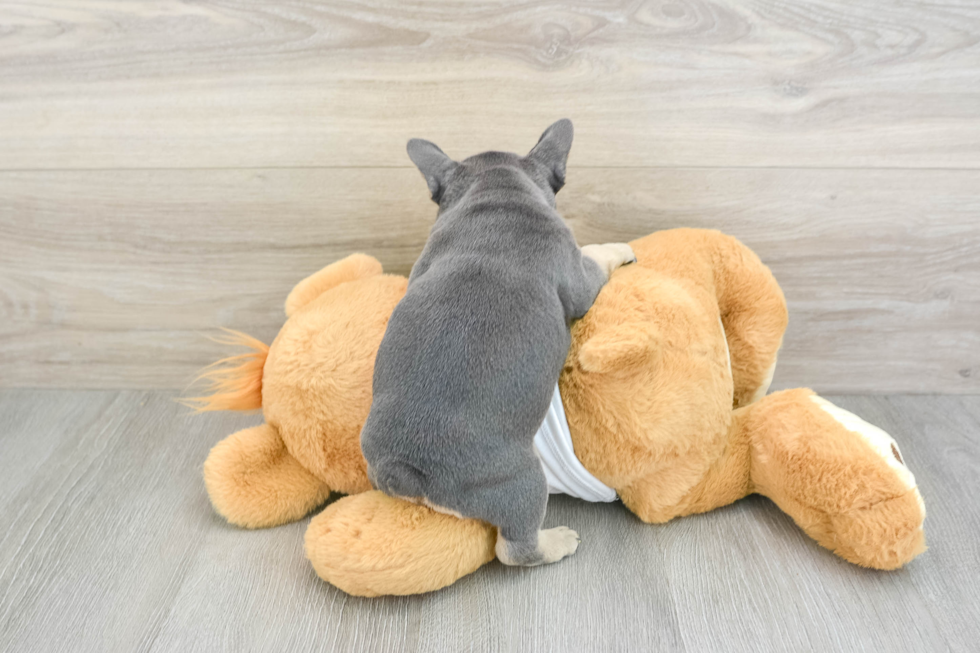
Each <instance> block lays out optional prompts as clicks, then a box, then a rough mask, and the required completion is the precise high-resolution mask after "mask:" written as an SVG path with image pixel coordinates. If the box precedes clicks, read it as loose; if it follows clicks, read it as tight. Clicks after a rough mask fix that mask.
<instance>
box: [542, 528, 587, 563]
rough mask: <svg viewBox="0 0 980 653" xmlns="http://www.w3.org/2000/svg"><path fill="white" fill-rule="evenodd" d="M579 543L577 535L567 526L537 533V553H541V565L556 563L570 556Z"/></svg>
mask: <svg viewBox="0 0 980 653" xmlns="http://www.w3.org/2000/svg"><path fill="white" fill-rule="evenodd" d="M580 541H581V540H579V537H578V533H576V532H575V531H573V530H572V529H570V528H568V527H567V526H559V527H557V528H549V529H547V530H543V531H538V551H540V552H541V556H542V558H543V559H542V563H544V564H550V563H552V562H558V561H559V560H561V559H562V558H564V557H565V556H570V555H572V554H573V553H575V550H576V549H578V543H579V542H580Z"/></svg>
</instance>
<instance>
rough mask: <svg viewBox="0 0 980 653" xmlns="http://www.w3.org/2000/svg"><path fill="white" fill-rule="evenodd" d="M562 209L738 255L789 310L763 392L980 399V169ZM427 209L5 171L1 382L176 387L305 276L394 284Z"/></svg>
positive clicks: (272, 324)
mask: <svg viewBox="0 0 980 653" xmlns="http://www.w3.org/2000/svg"><path fill="white" fill-rule="evenodd" d="M559 208H560V209H561V210H562V212H563V213H564V215H565V216H566V218H567V219H568V220H569V223H570V224H571V226H572V228H573V229H574V230H575V232H576V235H577V236H578V238H579V240H580V242H581V243H583V244H585V243H589V242H596V241H607V240H617V239H622V240H628V239H631V238H635V237H638V236H641V235H644V234H646V233H649V232H651V231H654V230H657V229H663V228H671V227H678V226H693V227H707V228H718V229H721V230H723V231H726V232H728V233H731V234H733V235H735V236H737V237H739V238H741V239H742V240H743V241H744V242H746V243H747V244H748V245H750V246H751V247H752V248H753V249H754V250H755V251H756V252H758V253H759V255H760V256H761V257H762V258H763V260H764V261H766V262H767V263H768V264H769V265H770V266H771V267H772V269H773V271H774V272H775V274H776V276H777V278H778V279H779V281H780V282H781V284H782V286H783V288H784V290H785V293H786V296H787V299H788V301H789V306H790V316H791V317H790V326H789V331H788V333H787V337H786V341H785V345H784V349H783V354H782V356H781V359H780V366H779V368H778V370H777V374H776V386H777V387H788V386H795V385H810V386H812V387H814V388H816V389H818V390H819V391H823V392H862V393H884V392H890V393H893V392H964V393H975V392H978V391H980V328H978V324H980V318H978V316H980V220H978V215H980V171H933V170H812V169H711V168H694V169H606V168H573V169H571V170H570V172H569V177H568V185H567V186H566V188H565V189H564V190H563V191H562V192H561V193H560V195H559ZM434 214H435V206H434V205H433V204H432V203H431V202H429V201H428V199H427V197H426V191H425V188H424V185H423V182H422V180H421V177H420V176H419V175H418V173H417V172H416V171H415V170H414V169H408V168H398V169H356V168H354V169H350V168H347V169H288V170H281V169H279V170H277V169H260V170H135V171H119V170H109V171H61V172H52V171H38V172H6V173H0V369H2V370H3V372H2V374H0V385H4V386H39V387H96V388H119V387H137V388H151V387H152V388H171V387H183V386H184V385H185V384H186V383H187V382H188V381H189V380H190V379H191V378H192V376H193V373H194V372H195V370H197V369H198V368H199V367H201V366H202V365H204V364H206V363H208V362H210V361H211V360H213V359H214V358H216V357H218V356H219V355H221V354H222V353H223V349H222V348H221V347H219V346H217V345H215V344H214V343H212V342H210V341H209V340H208V339H207V338H206V336H207V335H208V334H213V333H215V330H216V328H217V327H219V326H225V327H231V328H236V329H240V330H243V331H247V332H249V333H252V334H254V335H256V336H258V337H260V338H262V339H264V340H266V341H270V340H271V338H272V337H273V336H274V335H275V333H276V332H277V330H278V328H279V326H280V325H281V323H282V321H283V313H282V303H283V301H284V299H285V296H286V294H287V293H288V291H289V289H290V288H291V287H292V285H293V284H294V283H296V282H297V281H299V279H301V278H302V277H303V276H305V275H306V274H309V273H310V272H313V271H315V270H317V269H319V268H320V267H321V266H323V265H325V264H327V263H330V262H332V261H334V260H336V259H338V258H340V257H342V256H345V255H346V254H348V253H350V252H353V251H365V252H369V253H371V254H374V255H375V256H377V257H378V258H380V259H381V260H382V262H383V263H384V265H385V268H386V269H387V270H389V271H392V272H400V273H407V272H408V270H409V269H410V267H411V264H412V262H413V261H414V259H415V258H416V256H417V255H418V253H419V252H420V251H421V248H422V245H423V244H424V242H425V238H426V235H427V232H428V228H429V226H430V225H431V222H432V220H433V218H434Z"/></svg>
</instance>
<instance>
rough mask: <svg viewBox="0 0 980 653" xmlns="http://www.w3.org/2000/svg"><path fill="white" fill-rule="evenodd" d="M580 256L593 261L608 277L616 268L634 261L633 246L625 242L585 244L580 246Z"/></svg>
mask: <svg viewBox="0 0 980 653" xmlns="http://www.w3.org/2000/svg"><path fill="white" fill-rule="evenodd" d="M582 256H587V257H589V258H590V259H592V260H593V261H595V262H596V263H597V264H598V265H599V267H600V268H601V269H602V271H603V272H605V273H606V277H607V278H608V277H609V275H610V274H612V272H613V270H615V269H616V268H618V267H620V266H622V265H626V264H627V263H635V262H636V254H634V253H633V248H632V247H630V246H629V245H627V244H626V243H605V244H603V245H586V246H585V247H583V248H582Z"/></svg>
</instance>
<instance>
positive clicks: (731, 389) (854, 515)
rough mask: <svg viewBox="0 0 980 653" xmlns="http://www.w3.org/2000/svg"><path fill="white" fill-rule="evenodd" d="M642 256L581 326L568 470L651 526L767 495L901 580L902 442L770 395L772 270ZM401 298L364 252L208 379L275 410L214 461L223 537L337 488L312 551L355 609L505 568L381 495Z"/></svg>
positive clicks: (679, 240)
mask: <svg viewBox="0 0 980 653" xmlns="http://www.w3.org/2000/svg"><path fill="white" fill-rule="evenodd" d="M630 245H631V246H632V247H633V250H634V252H635V253H636V256H637V259H638V262H637V263H636V264H634V265H631V266H628V267H625V268H621V269H619V270H617V271H616V272H615V273H613V275H612V277H611V278H610V280H609V282H608V284H607V285H606V286H605V287H604V288H603V289H602V291H601V292H600V294H599V296H598V298H597V299H596V301H595V304H594V305H593V307H592V309H591V310H590V311H589V312H588V313H587V314H586V316H585V317H584V318H582V319H581V320H579V321H578V322H576V323H575V324H574V325H573V327H572V346H571V349H570V350H569V353H568V357H567V360H566V362H565V366H564V368H563V370H562V372H561V376H560V379H559V383H558V386H559V389H560V396H557V397H556V400H557V401H558V402H559V403H560V404H562V403H563V405H564V419H567V428H566V429H565V431H566V432H567V435H568V436H569V437H570V443H571V444H572V445H573V447H574V453H573V454H572V455H573V456H574V457H575V458H577V461H575V462H576V464H577V463H580V465H579V467H580V472H581V473H582V474H584V475H585V476H586V477H587V480H588V481H592V483H591V487H592V488H593V489H594V488H595V487H598V488H600V490H601V489H602V488H605V489H607V490H608V491H609V492H610V493H612V492H615V494H616V495H618V497H619V498H620V499H621V500H622V501H623V503H624V504H625V505H626V506H627V507H628V508H629V509H630V510H632V511H633V512H634V513H635V514H636V515H637V516H638V517H639V518H640V519H642V520H643V521H645V522H650V523H662V522H666V521H668V520H670V519H672V518H674V517H680V516H683V515H689V514H693V513H699V512H705V511H708V510H712V509H714V508H717V507H720V506H724V505H727V504H730V503H732V502H733V501H736V500H738V499H740V498H742V497H744V496H746V495H748V494H752V493H758V494H762V495H764V496H767V497H769V498H770V499H772V500H773V501H774V502H775V503H776V504H777V505H778V506H779V507H780V508H781V509H782V510H784V511H785V512H786V513H787V514H789V515H790V516H791V517H792V518H793V519H794V521H795V522H796V523H797V524H798V525H799V526H800V527H801V528H802V529H803V530H804V531H805V532H806V533H807V534H808V535H809V536H810V537H812V538H814V539H815V540H816V541H817V542H818V543H820V544H821V545H822V546H824V547H826V548H828V549H830V550H831V551H833V552H834V553H836V554H837V555H839V556H841V557H842V558H844V559H846V560H848V561H850V562H853V563H855V564H858V565H862V566H865V567H872V568H877V569H894V568H897V567H900V566H901V565H903V564H905V563H906V562H908V561H910V560H911V559H912V558H914V557H915V556H916V555H918V554H919V553H921V552H922V551H923V550H924V549H925V538H924V535H923V530H922V523H923V520H924V518H925V508H924V505H923V503H922V498H921V496H920V495H919V492H918V490H917V488H916V484H915V479H914V478H913V476H912V474H911V472H909V470H908V469H907V468H906V466H905V464H904V461H903V460H902V456H901V454H900V453H899V449H898V446H897V445H896V443H895V441H894V440H893V439H892V438H891V437H890V436H889V435H888V434H887V433H885V432H884V431H882V430H881V429H879V428H877V427H875V426H872V425H871V424H868V423H867V422H865V421H863V420H861V419H860V418H859V417H857V416H856V415H854V414H852V413H849V412H847V411H845V410H843V409H841V408H838V407H837V406H835V405H833V404H831V403H830V402H828V401H826V400H825V399H822V398H821V397H819V396H817V395H816V394H814V393H813V392H812V391H810V390H807V389H795V390H785V391H782V392H776V393H773V394H771V395H768V396H766V391H767V390H768V387H769V383H770V381H771V379H772V373H773V369H774V367H775V364H776V353H777V350H778V349H779V346H780V344H781V342H782V337H783V332H784V330H785V328H786V321H787V317H786V305H785V301H784V299H783V295H782V292H781V290H780V289H779V286H778V285H777V283H776V281H775V279H774V278H773V276H772V274H771V273H770V271H769V269H768V268H767V267H766V266H765V265H763V264H762V262H761V261H760V260H759V258H758V257H757V256H756V255H755V254H754V253H753V252H752V251H751V250H749V249H748V248H747V247H745V246H744V245H742V244H741V243H740V242H739V241H737V240H736V239H734V238H732V237H729V236H725V235H723V234H721V233H718V232H716V231H708V230H697V229H674V230H669V231H661V232H657V233H654V234H651V235H649V236H646V237H644V238H640V239H638V240H635V241H633V242H632V243H630ZM406 283H407V279H405V278H404V277H402V276H395V275H386V274H382V271H381V264H380V263H379V262H378V261H377V260H375V259H374V258H372V257H370V256H366V255H364V254H354V255H351V256H348V257H347V258H345V259H343V260H341V261H338V262H336V263H333V264H331V265H328V266H327V267H326V268H324V269H323V270H321V271H319V272H317V273H316V274H314V275H312V276H310V277H308V278H307V279H304V280H303V281H302V282H300V284H299V285H298V286H296V288H295V289H293V291H292V292H291V293H290V294H289V297H288V298H287V300H286V315H287V316H288V320H287V321H286V323H285V325H284V326H283V328H282V330H281V331H280V332H279V335H278V336H277V337H276V339H275V341H274V342H273V343H272V345H271V346H270V347H266V346H265V345H263V344H262V343H260V342H258V341H255V340H254V339H250V338H247V337H245V336H241V337H240V340H238V342H240V343H241V344H248V345H250V346H252V347H253V348H254V349H255V351H254V352H253V353H251V354H244V355H242V356H238V357H234V358H232V359H228V360H229V361H232V363H233V365H231V366H228V365H226V366H225V367H223V368H218V369H217V370H215V371H212V372H210V373H209V375H208V376H209V377H210V378H211V380H212V381H213V382H214V384H215V388H214V393H213V394H212V395H211V396H208V397H203V398H201V399H200V400H198V408H200V409H203V410H221V409H234V410H248V409H257V408H262V410H263V412H264V415H265V424H262V425H261V426H256V427H253V428H249V429H244V430H242V431H239V432H237V433H235V434H233V435H231V436H229V437H228V438H226V439H225V440H223V441H221V442H220V443H218V444H217V445H216V446H215V447H214V449H212V451H211V453H210V455H209V456H208V459H207V461H206V462H205V464H204V479H205V483H206V485H207V490H208V494H209V496H210V498H211V502H212V504H213V505H214V508H215V510H217V511H218V512H219V513H220V514H221V515H222V516H224V517H225V518H226V519H227V520H228V521H229V522H231V523H233V524H237V525H240V526H244V527H246V528H264V527H270V526H276V525H279V524H283V523H286V522H290V521H294V520H297V519H300V518H302V517H303V516H305V515H306V514H307V513H308V512H309V511H310V510H312V509H313V508H315V507H316V506H318V505H320V504H321V503H322V502H323V501H325V500H326V498H327V496H328V495H329V494H330V492H331V491H335V492H340V493H343V494H349V495H351V496H348V497H344V498H342V499H340V500H338V501H335V502H334V503H332V504H331V505H330V506H328V507H327V508H326V509H325V510H324V511H323V512H321V513H320V514H319V515H317V516H316V517H314V518H313V520H312V521H311V522H310V525H309V528H308V530H307V532H306V554H307V556H308V557H309V559H310V561H311V562H312V563H313V567H314V568H315V569H316V571H317V573H318V574H319V575H320V577H321V578H323V579H324V580H326V581H327V582H329V583H332V584H334V585H336V586H337V587H339V588H341V589H343V590H344V591H346V592H348V593H350V594H355V595H360V596H377V595H383V594H415V593H421V592H427V591H432V590H436V589H439V588H441V587H444V586H446V585H449V584H451V583H453V582H455V581H456V580H457V579H459V578H460V577H462V576H465V575H466V574H469V573H471V572H473V571H475V570H476V569H478V568H479V567H480V566H481V565H483V564H485V563H487V562H489V561H491V560H493V558H494V557H495V554H494V545H495V541H496V533H495V532H494V528H493V527H492V526H490V525H488V524H486V523H483V522H479V521H475V520H468V519H458V518H456V517H453V516H450V515H446V514H441V513H437V512H435V511H433V510H431V509H429V508H427V507H425V506H421V505H418V504H414V503H409V502H407V501H402V500H398V499H393V498H391V497H388V496H386V495H384V494H382V493H381V492H378V491H371V486H370V483H369V482H368V478H367V475H366V471H365V462H364V458H363V457H362V455H361V450H360V442H359V434H360V430H361V426H362V425H363V424H364V420H365V418H366V417H367V414H368V410H369V408H370V406H371V379H372V372H373V368H374V359H375V354H376V352H377V349H378V345H379V343H380V342H381V338H382V336H383V334H384V331H385V325H386V323H387V320H388V317H389V316H390V315H391V312H392V310H393V309H394V307H395V304H397V303H398V301H399V299H401V297H402V296H403V294H404V293H405V287H406ZM236 362H237V363H239V364H238V365H234V363H236ZM559 417H560V416H559ZM547 421H548V420H546V423H547ZM556 421H557V422H563V421H564V420H563V419H558V420H556ZM553 426H554V425H553ZM555 429H556V430H559V431H560V430H562V429H561V428H558V427H555ZM559 440H560V436H559ZM570 450H571V447H569V451H570ZM542 457H543V458H544V459H546V458H547V456H542ZM545 466H546V467H547V464H546V465H545ZM559 466H560V465H559ZM559 471H560V470H559ZM551 480H552V475H551V474H549V481H551ZM556 484H557V485H559V486H560V483H556ZM572 485H574V483H573V484H572ZM580 485H581V484H580ZM586 485H589V483H586ZM602 494H603V492H601V491H599V492H598V493H597V497H601V496H602ZM604 498H606V499H608V498H611V497H610V496H607V497H604ZM565 564H576V562H575V561H574V559H573V560H572V561H571V562H567V563H565Z"/></svg>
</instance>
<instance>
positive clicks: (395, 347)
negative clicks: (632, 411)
mask: <svg viewBox="0 0 980 653" xmlns="http://www.w3.org/2000/svg"><path fill="white" fill-rule="evenodd" d="M571 143H572V123H571V121H569V120H561V121H559V122H557V123H555V124H554V125H552V126H551V127H549V128H548V130H547V131H546V132H545V133H544V134H543V135H542V137H541V140H540V141H539V142H538V144H537V145H536V146H535V147H534V149H533V150H532V151H531V152H530V153H529V154H528V155H527V156H526V157H520V156H518V155H516V154H511V153H506V152H484V153H483V154H478V155H476V156H473V157H470V158H468V159H465V160H464V161H462V162H455V161H453V160H451V159H450V158H449V157H448V156H446V154H445V153H443V151H442V150H440V149H439V148H438V147H437V146H436V145H434V144H433V143H430V142H428V141H423V140H419V139H413V140H411V141H409V143H408V153H409V156H410V157H411V159H412V161H413V162H415V164H416V165H417V166H418V168H419V170H420V171H421V172H422V174H423V176H424V177H425V180H426V183H427V184H428V186H429V191H430V192H431V194H432V198H433V200H434V201H436V202H437V203H438V204H439V213H438V216H437V218H436V222H435V225H434V226H433V228H432V231H431V233H430V236H429V240H428V242H427V243H426V245H425V248H424V249H423V251H422V254H421V256H420V258H419V259H418V261H417V262H416V264H415V266H414V267H413V268H412V272H411V275H410V277H409V282H408V290H407V292H406V294H405V297H404V298H403V299H402V300H401V302H399V304H398V305H397V306H396V307H395V310H394V312H393V313H392V315H391V319H390V321H389V322H388V328H387V330H386V332H385V335H384V339H383V340H382V342H381V346H380V348H379V350H378V355H377V359H376V362H375V367H374V398H373V403H372V405H371V412H370V414H369V416H368V419H367V422H366V423H365V425H364V429H363V431H362V432H361V447H362V449H363V451H364V456H365V458H366V459H367V461H368V475H369V477H370V479H371V483H372V484H373V485H374V486H375V487H376V488H378V489H380V490H382V491H383V492H385V493H387V494H390V495H393V496H399V497H404V498H409V499H413V500H417V501H423V502H427V503H430V504H433V505H434V506H438V507H442V508H446V509H449V510H452V511H455V512H457V513H460V514H461V515H463V516H466V517H474V518H478V519H482V520H484V521H487V522H490V523H492V524H494V525H496V526H497V527H498V533H499V535H500V537H501V538H504V540H505V541H506V551H505V552H504V555H502V556H501V558H502V559H504V558H505V557H506V558H507V560H506V561H507V562H509V563H510V564H540V563H542V562H550V561H552V559H550V558H549V556H548V555H547V554H546V552H542V551H541V547H540V546H539V533H538V531H539V529H540V527H541V524H542V521H543V519H544V514H545V509H546V506H547V500H548V487H547V482H546V480H545V476H544V472H543V471H542V468H541V463H540V462H539V460H538V458H537V455H536V454H535V452H534V448H533V438H534V434H535V432H536V431H537V429H538V428H539V426H540V425H541V422H542V420H543V419H544V416H545V414H546V412H547V410H548V405H549V402H550V399H551V395H552V393H553V391H554V386H555V382H556V380H557V379H558V374H559V372H560V371H561V367H562V365H563V363H564V361H565V356H566V354H567V352H568V347H569V344H570V336H569V323H570V321H571V320H573V319H576V318H579V317H582V315H584V314H585V312H586V311H587V310H588V309H589V307H590V306H591V305H592V302H593V300H594V299H595V297H596V295H597V294H598V292H599V290H600V288H601V287H602V285H603V284H604V283H605V281H606V276H607V272H606V271H604V270H602V269H601V268H600V266H599V265H597V264H596V262H595V261H593V260H592V259H590V258H587V257H585V256H583V255H582V253H581V250H580V249H579V247H578V246H577V245H576V243H575V238H574V236H573V235H572V232H571V230H570V229H569V228H568V226H567V225H566V224H565V222H564V220H562V218H561V216H559V215H558V213H557V212H556V211H555V193H556V192H557V191H558V189H560V188H561V186H562V185H563V184H564V179H565V162H566V159H567V157H568V151H569V149H570V147H571ZM566 530H567V529H566ZM572 535H573V536H574V533H572ZM499 550H500V549H499V543H498V551H499ZM572 550H574V546H573V547H572ZM568 552H571V551H568ZM561 555H565V553H562V554H561ZM551 557H552V558H554V556H551ZM558 557H561V556H560V555H559V556H558ZM554 559H557V558H554Z"/></svg>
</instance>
